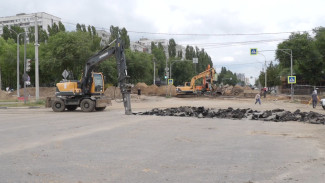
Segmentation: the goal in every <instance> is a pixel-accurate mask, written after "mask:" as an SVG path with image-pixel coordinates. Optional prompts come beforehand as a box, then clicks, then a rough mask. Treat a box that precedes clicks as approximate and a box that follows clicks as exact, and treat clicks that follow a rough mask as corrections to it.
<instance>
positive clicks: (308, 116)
mask: <svg viewBox="0 0 325 183" xmlns="http://www.w3.org/2000/svg"><path fill="white" fill-rule="evenodd" d="M135 114H136V115H156V116H177V117H197V118H227V119H239V120H240V119H243V118H248V119H251V120H261V121H269V122H287V121H298V122H304V123H311V124H323V125H325V115H322V114H319V113H316V112H313V111H310V112H301V111H300V110H299V109H297V110H296V111H295V112H290V111H285V110H284V109H273V110H266V111H257V110H252V109H250V108H247V109H239V108H238V109H233V108H231V107H229V108H227V109H214V108H211V109H210V108H205V107H190V106H181V107H177V108H166V109H158V108H154V109H152V110H150V111H146V112H138V113H135Z"/></svg>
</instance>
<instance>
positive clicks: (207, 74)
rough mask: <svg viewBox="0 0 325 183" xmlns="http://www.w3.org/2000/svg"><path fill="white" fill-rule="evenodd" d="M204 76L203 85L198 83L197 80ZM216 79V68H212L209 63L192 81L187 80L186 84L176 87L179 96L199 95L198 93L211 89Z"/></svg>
mask: <svg viewBox="0 0 325 183" xmlns="http://www.w3.org/2000/svg"><path fill="white" fill-rule="evenodd" d="M200 78H203V84H202V85H198V86H197V85H196V83H195V82H196V80H198V79H200ZM215 80H216V71H215V70H214V68H210V65H208V67H207V69H206V70H205V71H203V72H201V73H200V74H198V75H196V76H193V77H192V79H191V82H185V84H184V86H178V87H176V94H177V96H183V95H197V94H198V93H202V92H206V91H211V90H212V86H211V85H212V84H213V81H215Z"/></svg>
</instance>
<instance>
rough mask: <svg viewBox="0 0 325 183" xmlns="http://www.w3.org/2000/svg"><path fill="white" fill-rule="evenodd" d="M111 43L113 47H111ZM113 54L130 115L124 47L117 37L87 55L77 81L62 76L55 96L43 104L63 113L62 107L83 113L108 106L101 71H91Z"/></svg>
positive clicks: (129, 85)
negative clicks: (95, 51)
mask: <svg viewBox="0 0 325 183" xmlns="http://www.w3.org/2000/svg"><path fill="white" fill-rule="evenodd" d="M114 42H115V46H111V45H112V44H114ZM112 55H115V57H116V63H117V72H118V84H119V87H120V90H121V93H122V97H123V103H124V108H125V114H127V115H130V114H132V111H131V100H130V93H131V84H129V83H128V82H127V81H128V78H129V77H128V75H127V67H126V60H125V55H124V46H123V45H122V43H121V39H120V38H117V39H116V40H114V41H113V42H112V43H110V44H109V45H108V46H106V47H105V48H103V49H102V50H101V51H99V52H98V53H97V54H95V55H93V56H92V57H90V58H89V60H88V61H87V62H86V65H85V67H84V72H83V77H82V79H81V80H80V81H78V80H66V79H64V80H62V81H61V82H60V83H57V84H56V93H55V95H56V97H54V98H47V100H46V107H52V109H53V111H55V112H62V111H64V110H65V109H67V110H69V111H74V110H76V109H77V108H78V107H80V108H81V110H82V111H84V112H92V111H94V110H96V111H103V110H104V109H105V108H106V106H107V105H110V104H111V101H110V99H109V98H107V97H105V96H104V76H103V74H102V73H101V72H93V68H94V67H95V66H96V65H97V64H99V63H101V62H103V61H104V60H106V59H108V58H109V57H111V56H112Z"/></svg>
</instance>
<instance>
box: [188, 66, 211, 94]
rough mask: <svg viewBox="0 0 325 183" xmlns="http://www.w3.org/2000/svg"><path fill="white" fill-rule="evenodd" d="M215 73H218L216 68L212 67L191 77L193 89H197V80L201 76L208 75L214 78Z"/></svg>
mask: <svg viewBox="0 0 325 183" xmlns="http://www.w3.org/2000/svg"><path fill="white" fill-rule="evenodd" d="M215 73H216V71H215V70H214V68H211V69H208V70H205V71H203V72H201V73H200V74H198V75H196V76H194V77H192V79H191V88H192V89H193V91H194V90H195V81H196V80H198V79H200V78H203V77H206V76H207V75H208V76H209V77H210V78H213V76H214V74H215Z"/></svg>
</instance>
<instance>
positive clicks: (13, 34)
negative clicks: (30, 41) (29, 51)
mask: <svg viewBox="0 0 325 183" xmlns="http://www.w3.org/2000/svg"><path fill="white" fill-rule="evenodd" d="M22 32H25V31H24V29H23V28H21V27H19V26H10V28H8V27H7V26H3V34H2V37H3V38H4V39H5V40H8V39H13V40H15V42H17V34H19V33H22ZM23 42H24V36H23V35H20V36H19V43H20V44H21V43H23Z"/></svg>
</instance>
